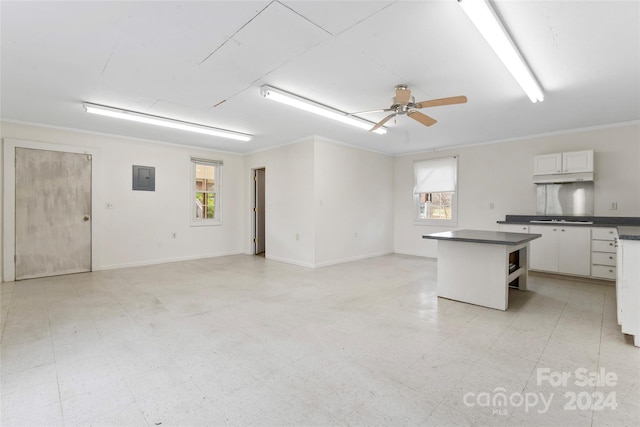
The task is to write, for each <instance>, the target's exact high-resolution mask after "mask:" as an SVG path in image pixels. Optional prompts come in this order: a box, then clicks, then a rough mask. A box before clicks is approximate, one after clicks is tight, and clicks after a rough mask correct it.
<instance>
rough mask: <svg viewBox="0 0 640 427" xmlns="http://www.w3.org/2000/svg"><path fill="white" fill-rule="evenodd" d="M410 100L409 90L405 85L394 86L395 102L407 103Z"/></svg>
mask: <svg viewBox="0 0 640 427" xmlns="http://www.w3.org/2000/svg"><path fill="white" fill-rule="evenodd" d="M410 100H411V90H409V89H407V87H406V86H404V87H403V86H398V87H396V104H408V103H409V101H410Z"/></svg>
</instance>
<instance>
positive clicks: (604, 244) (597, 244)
mask: <svg viewBox="0 0 640 427" xmlns="http://www.w3.org/2000/svg"><path fill="white" fill-rule="evenodd" d="M591 250H592V251H594V252H615V251H616V242H614V241H613V240H611V241H609V240H593V241H592V242H591Z"/></svg>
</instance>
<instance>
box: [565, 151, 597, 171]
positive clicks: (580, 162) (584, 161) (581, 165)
mask: <svg viewBox="0 0 640 427" xmlns="http://www.w3.org/2000/svg"><path fill="white" fill-rule="evenodd" d="M562 172H563V173H576V172H593V150H583V151H571V152H569V153H562Z"/></svg>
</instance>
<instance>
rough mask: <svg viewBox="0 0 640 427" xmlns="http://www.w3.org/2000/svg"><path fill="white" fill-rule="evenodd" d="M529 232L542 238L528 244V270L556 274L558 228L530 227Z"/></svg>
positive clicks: (545, 226)
mask: <svg viewBox="0 0 640 427" xmlns="http://www.w3.org/2000/svg"><path fill="white" fill-rule="evenodd" d="M529 232H530V233H532V234H542V237H541V238H539V239H536V240H533V241H532V242H531V243H529V248H530V249H529V268H530V269H531V270H541V271H552V272H556V273H557V272H558V227H555V226H548V225H531V226H529Z"/></svg>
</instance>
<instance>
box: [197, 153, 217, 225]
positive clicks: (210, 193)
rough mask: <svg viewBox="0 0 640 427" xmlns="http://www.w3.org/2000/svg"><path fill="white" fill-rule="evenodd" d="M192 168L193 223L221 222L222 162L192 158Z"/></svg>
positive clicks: (209, 223)
mask: <svg viewBox="0 0 640 427" xmlns="http://www.w3.org/2000/svg"><path fill="white" fill-rule="evenodd" d="M191 166H192V167H191V170H192V174H191V176H192V185H193V187H192V192H191V194H192V199H191V200H192V202H191V203H192V206H193V210H192V216H191V224H192V225H211V224H220V223H221V215H220V214H221V206H220V172H221V169H222V162H221V161H216V160H204V159H195V158H192V159H191Z"/></svg>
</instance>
